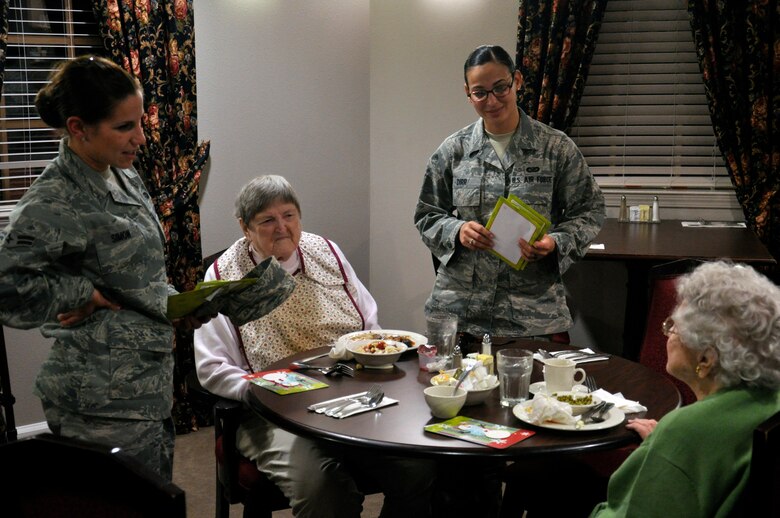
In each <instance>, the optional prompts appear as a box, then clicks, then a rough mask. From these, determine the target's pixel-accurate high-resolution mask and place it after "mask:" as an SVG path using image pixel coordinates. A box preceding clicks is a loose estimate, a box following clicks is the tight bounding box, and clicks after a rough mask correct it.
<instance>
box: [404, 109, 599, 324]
mask: <svg viewBox="0 0 780 518" xmlns="http://www.w3.org/2000/svg"><path fill="white" fill-rule="evenodd" d="M502 162H503V163H504V164H505V167H504V166H502ZM509 194H515V195H516V196H518V197H519V198H520V199H521V200H523V201H524V202H525V203H527V204H528V205H530V206H531V207H533V208H534V209H535V210H536V211H538V212H539V213H541V214H542V215H543V216H545V217H546V218H548V219H549V220H550V221H551V222H552V226H551V228H550V230H549V231H548V234H549V235H550V236H551V237H552V238H553V239H554V240H555V243H556V251H555V253H553V254H550V255H549V256H547V257H546V258H545V259H543V260H541V261H538V262H532V263H529V264H528V266H526V268H525V269H524V270H514V269H513V268H512V267H510V266H509V265H508V264H506V263H504V262H503V261H501V260H499V259H498V258H497V257H495V256H494V255H493V254H490V253H487V252H485V251H472V250H468V249H466V248H464V247H463V246H461V245H460V242H459V239H458V232H459V229H460V227H461V225H462V224H463V223H464V222H466V221H472V220H473V221H478V222H479V223H481V224H482V225H486V224H487V222H488V218H489V217H490V213H491V212H492V210H493V208H494V206H495V205H496V202H497V201H498V199H499V197H500V196H508V195H509ZM604 217H605V209H604V199H603V196H602V194H601V190H600V189H599V187H598V185H597V184H596V182H595V180H594V179H593V176H592V175H591V174H590V170H589V169H588V166H587V164H586V163H585V160H584V158H583V157H582V155H581V153H580V152H579V150H578V149H577V147H576V145H575V144H574V142H572V141H571V139H569V138H568V137H567V136H566V135H565V134H564V133H562V132H560V131H557V130H555V129H553V128H550V127H549V126H547V125H545V124H542V123H540V122H538V121H535V120H533V119H531V118H529V117H528V116H527V115H526V114H525V113H522V112H521V118H520V125H519V128H518V130H517V131H516V132H515V134H514V135H513V136H512V140H511V142H510V144H509V146H508V147H507V151H506V154H505V156H504V157H503V159H502V160H499V157H498V156H497V155H496V152H495V151H494V149H493V146H492V145H491V143H490V141H489V140H488V136H487V135H486V134H485V132H484V129H483V124H482V121H481V120H479V121H477V122H475V123H474V124H471V125H470V126H467V127H466V128H463V129H462V130H460V131H458V132H456V133H454V134H453V135H451V136H450V137H448V138H447V139H446V140H445V141H444V142H443V143H442V144H441V146H439V149H437V150H436V152H435V153H434V154H433V155H432V156H431V158H430V160H429V162H428V166H427V170H426V172H425V179H424V181H423V185H422V189H421V191H420V198H419V200H418V203H417V208H416V209H415V214H414V223H415V226H416V227H417V229H418V231H419V232H420V235H421V236H422V240H423V242H424V243H425V245H426V246H427V247H428V248H429V249H430V250H431V252H432V253H433V255H434V256H436V257H437V258H438V259H439V260H440V261H441V263H442V265H441V267H440V268H439V271H438V274H437V276H436V283H435V285H434V288H433V291H432V293H431V296H430V297H429V298H428V301H427V302H426V305H425V308H426V311H428V312H429V311H432V310H436V309H443V310H447V311H451V312H454V313H456V314H457V315H458V316H459V319H460V324H459V330H460V331H465V332H468V333H472V334H475V335H477V336H481V335H482V333H486V332H489V333H493V334H496V335H499V336H536V335H546V334H551V333H556V332H561V331H565V330H566V329H568V328H569V327H570V326H571V324H572V320H571V315H570V314H569V310H568V307H567V306H566V298H565V293H564V287H563V283H562V280H561V276H562V274H563V273H564V272H565V271H566V270H567V269H568V268H569V266H571V264H572V263H573V262H574V261H575V260H577V259H579V258H581V257H582V256H583V255H585V252H586V251H587V248H588V245H589V244H590V242H591V240H592V239H593V238H594V237H595V236H596V234H597V233H598V231H599V230H600V228H601V225H602V224H603V222H604Z"/></svg>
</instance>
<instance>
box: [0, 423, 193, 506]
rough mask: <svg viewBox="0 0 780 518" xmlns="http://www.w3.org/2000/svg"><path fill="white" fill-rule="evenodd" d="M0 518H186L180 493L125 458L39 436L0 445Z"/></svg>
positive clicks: (83, 444) (104, 448) (108, 450)
mask: <svg viewBox="0 0 780 518" xmlns="http://www.w3.org/2000/svg"><path fill="white" fill-rule="evenodd" d="M0 466H1V467H2V469H0V487H1V488H2V490H3V496H2V498H0V516H14V517H17V518H27V517H47V518H60V517H63V518H64V517H69V518H75V517H78V518H105V517H107V516H109V517H111V518H156V517H160V518H163V517H165V518H185V517H186V515H187V509H186V507H185V503H184V491H182V490H181V489H180V488H179V487H177V486H175V485H174V484H172V483H170V482H167V481H165V480H163V479H162V478H161V477H159V476H158V475H157V474H156V473H154V472H152V471H151V470H150V469H148V468H147V467H146V466H144V465H142V464H141V463H140V462H138V461H137V460H136V459H134V458H132V457H130V456H129V455H127V454H125V453H124V452H122V451H121V450H120V451H117V452H112V451H111V448H110V447H108V446H102V445H96V444H93V443H89V442H85V441H80V440H76V439H68V438H64V437H60V436H55V435H52V434H41V435H37V436H35V437H31V438H27V439H21V440H17V441H13V442H9V443H8V444H3V445H0Z"/></svg>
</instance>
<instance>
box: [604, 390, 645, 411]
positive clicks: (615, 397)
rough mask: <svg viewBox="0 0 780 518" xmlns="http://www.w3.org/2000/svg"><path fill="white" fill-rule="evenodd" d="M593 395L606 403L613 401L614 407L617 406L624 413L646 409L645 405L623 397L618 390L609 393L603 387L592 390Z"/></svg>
mask: <svg viewBox="0 0 780 518" xmlns="http://www.w3.org/2000/svg"><path fill="white" fill-rule="evenodd" d="M593 395H594V396H596V397H598V398H600V399H601V400H602V401H607V402H608V403H614V404H615V408H619V409H620V410H622V411H623V412H625V413H626V414H631V413H634V412H646V411H647V407H645V406H642V405H641V404H640V403H639V402H638V401H631V400H630V399H626V398H624V397H623V394H621V393H620V392H618V393H616V394H610V393H609V392H607V391H606V390H604V389H598V390H596V391H594V392H593Z"/></svg>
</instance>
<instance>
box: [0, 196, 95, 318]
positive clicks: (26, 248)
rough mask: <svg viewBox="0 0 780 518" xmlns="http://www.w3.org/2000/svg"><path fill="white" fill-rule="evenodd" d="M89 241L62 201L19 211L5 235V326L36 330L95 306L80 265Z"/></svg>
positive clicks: (0, 275) (0, 270)
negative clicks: (78, 309)
mask: <svg viewBox="0 0 780 518" xmlns="http://www.w3.org/2000/svg"><path fill="white" fill-rule="evenodd" d="M80 229H81V230H80ZM84 235H85V232H84V231H83V229H82V225H81V223H80V219H79V218H78V217H77V215H76V214H74V213H73V211H72V210H71V209H70V208H69V207H68V206H67V205H66V204H65V203H63V201H62V200H57V199H43V200H39V201H37V202H35V203H31V204H26V205H22V206H20V207H18V208H17V212H15V213H14V215H12V218H11V223H10V224H9V225H8V227H6V229H5V230H4V231H2V232H0V322H2V323H3V324H5V325H8V326H11V327H17V328H21V329H30V328H34V327H38V326H40V325H42V324H44V323H45V322H52V321H55V320H56V316H57V313H60V312H62V311H67V310H71V309H73V308H76V307H80V306H83V305H84V304H86V303H87V301H89V299H90V297H91V296H92V292H93V290H94V286H93V284H92V282H91V281H89V280H88V279H87V278H86V277H84V276H82V275H79V272H78V269H77V268H78V266H77V265H78V261H77V260H76V258H77V257H78V256H79V255H80V254H81V253H83V252H84V249H85V246H86V242H85V238H84Z"/></svg>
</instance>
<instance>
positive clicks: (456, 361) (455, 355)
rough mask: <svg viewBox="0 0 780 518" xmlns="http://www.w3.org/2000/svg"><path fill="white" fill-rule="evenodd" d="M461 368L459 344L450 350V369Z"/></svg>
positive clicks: (461, 358) (461, 355)
mask: <svg viewBox="0 0 780 518" xmlns="http://www.w3.org/2000/svg"><path fill="white" fill-rule="evenodd" d="M462 366H463V353H462V352H461V350H460V344H456V345H455V348H454V349H453V350H452V368H453V369H460V368H461V367H462Z"/></svg>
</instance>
